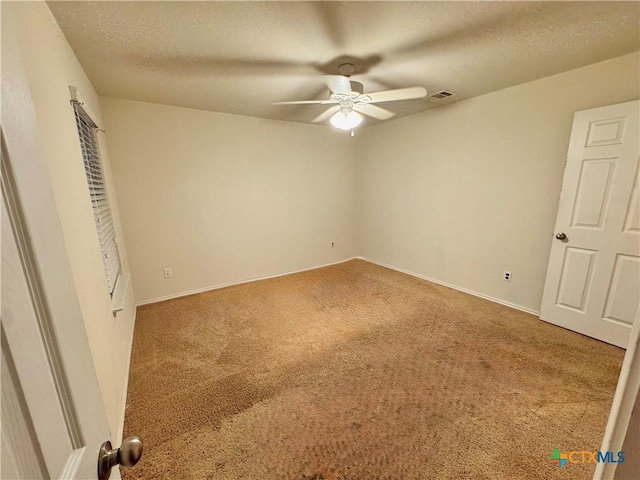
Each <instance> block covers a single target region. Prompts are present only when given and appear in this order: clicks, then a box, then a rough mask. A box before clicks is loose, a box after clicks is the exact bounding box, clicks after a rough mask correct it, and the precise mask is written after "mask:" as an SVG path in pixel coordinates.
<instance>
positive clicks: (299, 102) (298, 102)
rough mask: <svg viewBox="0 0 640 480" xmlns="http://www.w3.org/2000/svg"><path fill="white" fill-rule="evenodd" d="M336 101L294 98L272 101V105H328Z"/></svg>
mask: <svg viewBox="0 0 640 480" xmlns="http://www.w3.org/2000/svg"><path fill="white" fill-rule="evenodd" d="M332 103H336V102H334V101H333V100H293V101H290V102H271V105H312V104H316V105H327V104H332Z"/></svg>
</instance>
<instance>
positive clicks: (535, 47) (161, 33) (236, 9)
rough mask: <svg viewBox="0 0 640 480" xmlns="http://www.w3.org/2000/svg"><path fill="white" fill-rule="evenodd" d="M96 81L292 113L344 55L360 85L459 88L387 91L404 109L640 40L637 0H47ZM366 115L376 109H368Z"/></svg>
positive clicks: (596, 57) (298, 114)
mask: <svg viewBox="0 0 640 480" xmlns="http://www.w3.org/2000/svg"><path fill="white" fill-rule="evenodd" d="M49 7H50V8H51V10H52V12H53V14H54V16H55V18H56V20H57V21H58V23H59V24H60V27H61V28H62V30H63V32H64V34H65V35H66V37H67V39H68V41H69V43H70V44H71V46H72V48H73V49H74V51H75V53H76V55H77V56H78V58H79V60H80V63H81V64H82V66H83V67H84V69H85V71H86V72H87V75H88V76H89V78H90V79H91V82H92V83H93V85H94V86H95V88H96V90H97V91H98V93H99V94H101V95H105V96H111V97H119V98H126V99H131V100H140V101H146V102H154V103H162V104H168V105H178V106H183V107H191V108H198V109H204V110H213V111H216V112H228V113H235V114H240V115H250V116H256V117H265V118H274V119H282V120H292V121H309V120H311V119H312V118H314V117H315V116H316V115H318V114H319V113H321V112H322V111H323V110H324V109H325V108H326V107H325V106H320V105H302V106H299V105H296V106H272V105H270V102H272V101H279V100H308V99H325V98H326V97H327V95H328V91H327V89H326V87H324V84H323V82H322V78H321V75H323V74H324V73H332V74H336V73H337V65H338V64H339V63H342V62H343V61H344V60H345V59H346V58H347V57H348V58H352V59H354V60H355V64H356V73H355V74H354V76H353V77H352V79H354V80H358V81H360V82H362V83H364V86H365V91H368V92H374V91H379V90H386V89H389V88H402V87H410V86H418V85H419V86H424V87H425V88H426V89H427V90H428V91H429V93H433V92H436V91H438V90H440V89H447V90H451V91H453V92H455V93H457V94H458V95H457V96H455V97H453V98H451V99H448V100H444V101H442V102H441V103H436V104H434V103H431V102H429V101H427V100H426V99H420V100H409V101H404V102H393V103H388V104H386V105H385V107H386V108H388V109H390V110H392V111H394V112H396V113H397V115H396V117H394V118H398V117H400V116H404V115H409V114H412V113H416V112H419V111H421V110H426V109H428V108H434V107H436V106H438V105H442V104H445V103H449V102H452V101H457V100H459V99H462V98H469V97H473V96H477V95H482V94H485V93H488V92H491V91H495V90H499V89H502V88H505V87H509V86H512V85H517V84H520V83H524V82H528V81H531V80H535V79H537V78H541V77H545V76H548V75H552V74H555V73H559V72H563V71H566V70H570V69H573V68H577V67H580V66H584V65H588V64H591V63H595V62H598V61H601V60H605V59H607V58H612V57H616V56H619V55H623V54H626V53H630V52H633V51H636V50H638V49H639V48H640V38H639V30H640V27H639V25H640V10H639V7H640V3H639V2H636V1H632V2H613V1H603V2H591V1H589V2H553V1H552V2H519V1H513V2H510V1H505V2H502V1H499V2H489V1H472V2H430V1H425V2H382V1H380V2H247V1H235V2H234V1H223V2H217V1H209V2H206V1H202V2H190V1H175V2H173V1H160V2H154V1H138V2H126V1H124V2H123V1H99V2H87V1H82V2H77V1H72V2H59V1H55V2H49ZM367 121H368V123H369V124H371V123H373V122H374V121H373V120H370V119H367Z"/></svg>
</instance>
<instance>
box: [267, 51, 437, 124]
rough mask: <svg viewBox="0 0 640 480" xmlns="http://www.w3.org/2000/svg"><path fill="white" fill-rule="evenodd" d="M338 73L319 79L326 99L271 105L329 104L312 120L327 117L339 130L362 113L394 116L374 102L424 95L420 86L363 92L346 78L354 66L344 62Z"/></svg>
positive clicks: (384, 116) (354, 122)
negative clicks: (327, 93) (327, 92)
mask: <svg viewBox="0 0 640 480" xmlns="http://www.w3.org/2000/svg"><path fill="white" fill-rule="evenodd" d="M338 71H339V73H340V75H324V76H323V79H324V81H325V83H326V84H327V86H328V87H329V90H331V94H330V95H329V98H328V99H327V100H294V101H290V102H273V103H272V104H273V105H303V104H320V105H333V106H332V107H330V108H329V109H327V110H326V111H324V112H323V113H321V114H320V115H318V116H317V117H316V118H314V119H313V120H312V122H314V123H319V122H324V121H325V120H327V119H330V123H331V125H333V126H334V127H336V128H339V129H342V130H351V135H353V129H354V128H355V127H357V126H358V125H360V123H361V122H362V115H360V113H363V114H365V115H368V116H369V117H373V118H376V119H378V120H387V119H388V118H391V117H393V116H394V115H395V113H394V112H391V111H389V110H387V109H384V108H381V107H378V106H376V105H374V103H382V102H395V101H398V100H412V99H416V98H422V97H424V96H426V95H427V90H426V89H425V88H423V87H409V88H399V89H397V90H385V91H382V92H373V93H364V86H363V85H362V83H360V82H354V81H351V80H349V76H350V75H351V74H352V73H353V71H354V65H353V64H351V63H344V64H342V65H340V66H339V67H338Z"/></svg>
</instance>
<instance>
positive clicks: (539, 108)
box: [357, 53, 640, 311]
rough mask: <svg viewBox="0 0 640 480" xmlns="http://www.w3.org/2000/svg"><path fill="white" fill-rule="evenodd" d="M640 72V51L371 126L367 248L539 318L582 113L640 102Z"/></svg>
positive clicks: (366, 152)
mask: <svg viewBox="0 0 640 480" xmlns="http://www.w3.org/2000/svg"><path fill="white" fill-rule="evenodd" d="M638 72H639V62H638V54H637V53H635V54H631V55H626V56H623V57H619V58H615V59H612V60H609V61H605V62H602V63H598V64H594V65H591V66H587V67H584V68H579V69H576V70H572V71H569V72H565V73H562V74H559V75H555V76H552V77H547V78H543V79H541V80H537V81H534V82H531V83H527V84H523V85H519V86H516V87H512V88H508V89H505V90H501V91H498V92H495V93H491V94H488V95H484V96H481V97H476V98H472V99H469V100H464V101H460V102H457V103H454V104H451V105H449V106H443V107H441V108H437V109H434V110H431V111H428V112H424V113H421V114H417V115H414V116H411V117H405V118H402V119H399V120H398V121H395V122H390V123H385V124H382V125H379V126H375V127H372V128H368V129H366V130H363V131H362V132H361V134H360V135H359V136H358V137H357V139H358V144H357V147H358V150H357V156H358V199H359V206H358V219H359V224H358V233H359V236H358V240H359V244H358V246H359V250H358V252H359V253H360V254H362V255H363V256H364V257H367V258H370V259H372V260H375V261H378V262H382V263H385V264H389V265H392V266H395V267H399V268H402V269H406V270H409V271H412V272H415V273H418V274H421V275H424V276H426V277H430V278H433V279H436V280H438V281H441V282H446V283H449V284H451V285H455V286H457V287H461V288H464V289H468V290H471V291H475V292H479V293H481V294H484V295H486V296H490V297H493V298H495V299H499V300H501V301H503V302H508V303H511V304H514V305H518V306H521V307H524V308H526V309H530V310H533V311H538V310H539V308H540V301H541V297H542V287H543V284H544V279H545V273H546V269H547V259H548V256H549V250H550V246H551V241H552V233H553V227H554V222H555V217H556V211H557V206H558V199H559V195H560V188H561V182H562V176H563V171H564V165H565V158H566V153H567V146H568V142H569V134H570V130H571V124H572V117H573V113H574V112H575V111H578V110H584V109H589V108H594V107H599V106H603V105H609V104H615V103H620V102H625V101H629V100H633V99H637V98H638V97H639V83H640V82H639V73H638ZM504 270H510V271H511V272H512V275H513V279H512V281H511V282H510V283H507V282H504V281H503V280H502V274H503V271H504Z"/></svg>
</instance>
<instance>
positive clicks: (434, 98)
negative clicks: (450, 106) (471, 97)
mask: <svg viewBox="0 0 640 480" xmlns="http://www.w3.org/2000/svg"><path fill="white" fill-rule="evenodd" d="M454 95H455V93H453V92H450V91H448V90H440V91H439V92H436V93H432V94H431V95H429V96H428V97H427V100H429V101H430V102H439V101H440V100H444V99H445V98H449V97H453V96H454Z"/></svg>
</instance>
